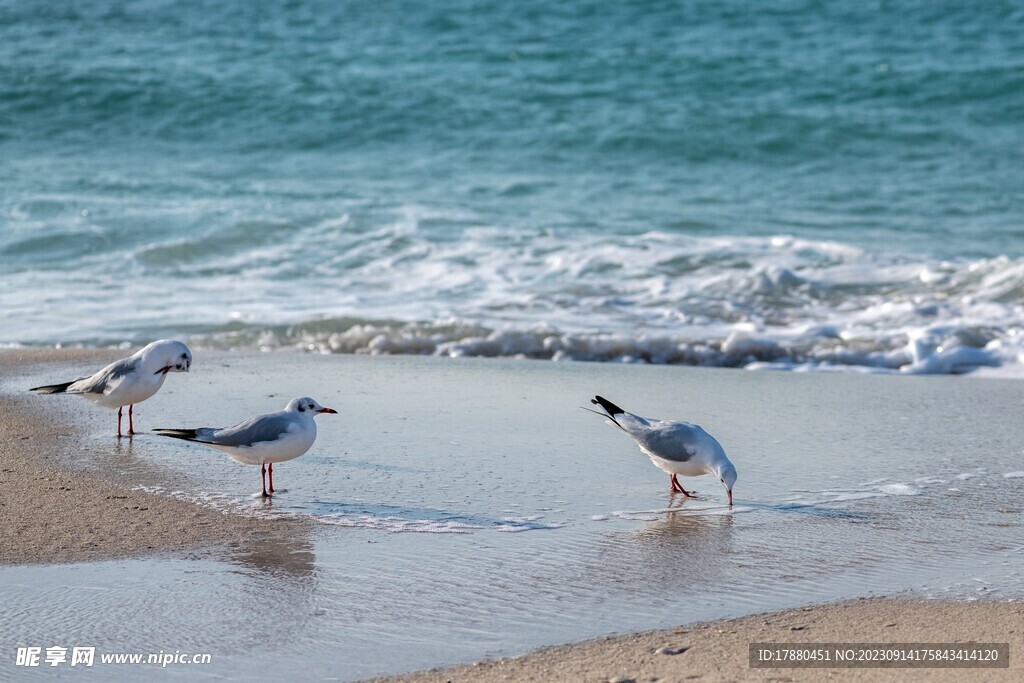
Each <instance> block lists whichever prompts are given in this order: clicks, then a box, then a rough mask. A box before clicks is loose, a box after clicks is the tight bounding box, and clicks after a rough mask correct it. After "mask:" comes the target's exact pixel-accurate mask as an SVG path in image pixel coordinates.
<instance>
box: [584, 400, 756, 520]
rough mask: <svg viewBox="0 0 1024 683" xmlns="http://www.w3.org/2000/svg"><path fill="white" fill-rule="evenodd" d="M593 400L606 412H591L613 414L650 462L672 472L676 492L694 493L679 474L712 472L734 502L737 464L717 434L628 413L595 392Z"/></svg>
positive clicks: (612, 420) (617, 422)
mask: <svg viewBox="0 0 1024 683" xmlns="http://www.w3.org/2000/svg"><path fill="white" fill-rule="evenodd" d="M590 402H591V403H593V404H594V405H597V406H601V408H602V409H603V410H604V413H598V411H596V410H591V411H590V412H592V413H597V414H598V415H606V416H607V417H609V418H611V424H614V425H615V426H616V427H618V428H619V429H621V430H622V431H624V432H626V433H627V434H629V435H630V436H631V437H633V440H634V441H636V444H637V445H638V446H639V447H640V450H641V451H643V452H644V454H646V455H647V457H649V458H650V459H651V462H653V463H654V464H655V466H656V467H658V469H661V470H663V471H665V472H667V473H668V474H669V481H671V482H672V492H673V493H675V492H677V491H678V492H679V493H682V494H683V495H684V496H687V497H688V498H693V497H694V496H693V495H692V494H690V493H689V492H688V491H687V490H686V489H684V488H683V487H682V485H681V484H680V483H679V479H677V478H676V477H678V476H679V475H680V474H681V475H683V476H684V477H699V476H700V475H702V474H713V475H715V476H716V477H718V480H719V481H720V482H722V486H724V487H725V492H726V493H727V494H729V505H730V506H731V505H732V487H733V484H735V483H736V468H735V467H733V464H732V463H731V462H729V458H727V457H726V455H725V449H723V448H722V444H720V443H718V441H717V440H716V439H715V437H713V436H711V435H710V434H708V433H707V432H705V431H704V430H703V429H701V428H700V427H698V426H697V425H695V424H690V423H689V422H682V421H679V420H652V419H650V418H646V417H640V416H639V415H634V414H633V413H627V412H626V411H625V410H623V409H622V408H620V407H618V406H617V405H615V404H614V403H612V402H611V401H609V400H608V399H606V398H602V397H601V396H595V397H594V398H593V399H592V400H591V401H590ZM586 410H590V409H589V408H586Z"/></svg>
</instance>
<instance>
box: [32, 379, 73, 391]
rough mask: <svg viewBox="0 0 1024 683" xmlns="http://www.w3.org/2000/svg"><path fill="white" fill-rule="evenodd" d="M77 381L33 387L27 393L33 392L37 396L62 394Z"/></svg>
mask: <svg viewBox="0 0 1024 683" xmlns="http://www.w3.org/2000/svg"><path fill="white" fill-rule="evenodd" d="M77 381H78V380H77V379H73V380H71V381H70V382H63V383H61V384H47V385H46V386H42V387H33V388H31V389H29V391H34V392H36V393H37V394H63V393H65V392H67V390H68V387H70V386H71V385H72V384H74V383H75V382H77Z"/></svg>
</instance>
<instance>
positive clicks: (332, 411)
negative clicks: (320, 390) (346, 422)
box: [316, 408, 338, 415]
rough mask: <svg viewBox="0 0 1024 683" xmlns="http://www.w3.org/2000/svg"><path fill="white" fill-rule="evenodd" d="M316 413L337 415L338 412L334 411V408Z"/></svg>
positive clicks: (323, 409)
mask: <svg viewBox="0 0 1024 683" xmlns="http://www.w3.org/2000/svg"><path fill="white" fill-rule="evenodd" d="M316 412H317V413H330V414H331V415H337V414H338V411H337V410H335V409H334V408H321V409H320V410H318V411H316Z"/></svg>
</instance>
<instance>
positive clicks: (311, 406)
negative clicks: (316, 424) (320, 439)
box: [285, 396, 338, 417]
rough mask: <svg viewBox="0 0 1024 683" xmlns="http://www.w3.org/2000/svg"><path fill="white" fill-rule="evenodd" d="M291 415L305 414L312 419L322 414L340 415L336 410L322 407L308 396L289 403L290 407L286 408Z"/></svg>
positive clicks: (294, 399)
mask: <svg viewBox="0 0 1024 683" xmlns="http://www.w3.org/2000/svg"><path fill="white" fill-rule="evenodd" d="M285 410H287V411H288V412H290V413H303V414H308V415H309V416H310V417H312V416H314V415H318V414H320V413H331V414H334V415H337V414H338V411H337V410H335V409H334V408H324V407H323V406H322V405H320V404H319V403H317V402H316V401H315V400H313V399H311V398H310V397H308V396H302V397H301V398H293V399H292V400H291V401H289V402H288V406H287V407H286V408H285Z"/></svg>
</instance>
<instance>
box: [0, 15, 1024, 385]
mask: <svg viewBox="0 0 1024 683" xmlns="http://www.w3.org/2000/svg"><path fill="white" fill-rule="evenodd" d="M1022 149H1024V5H1022V4H1021V3H1020V2H991V3H981V4H978V3H964V2H943V1H931V2H862V3H849V2H823V1H802V2H786V1H781V2H775V3H760V2H726V3H723V2H700V1H695V2H662V1H653V0H650V1H642V0H641V1H636V2H628V3H604V2H590V1H582V0H567V1H566V2H562V3H546V2H533V1H524V2H513V3H506V2H493V1H474V2H470V1H455V0H445V1H441V2H430V3H418V2H359V1H353V2H328V1H323V2H318V1H315V0H301V1H295V2H287V3H256V2H238V3H217V2H195V1H175V2H170V1H151V0H144V1H139V2H105V1H84V2H78V3H55V2H38V3H37V2H31V3H29V2H16V1H10V0H0V344H3V345H7V346H18V345H28V346H34V345H54V344H62V345H78V344H84V345H117V344H122V343H126V344H137V343H140V342H143V341H148V340H150V339H153V338H156V337H161V336H176V337H181V338H184V339H187V340H189V343H190V344H192V345H193V346H195V347H199V348H202V347H204V346H207V347H226V348H277V347H292V346H294V347H300V348H312V349H320V350H329V351H334V352H340V353H391V354H408V353H414V354H432V355H439V356H513V357H514V356H525V357H530V358H554V359H578V360H607V361H638V362H653V363H683V364H694V365H725V366H730V367H751V368H779V369H798V370H799V369H836V368H838V369H853V370H870V371H882V372H907V373H917V372H933V373H935V372H937V373H958V372H966V371H971V370H973V369H975V368H978V367H985V368H986V372H994V373H1006V374H1019V373H1020V372H1021V368H1022V366H1024V323H1022V321H1024V163H1022V156H1021V150H1022Z"/></svg>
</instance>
